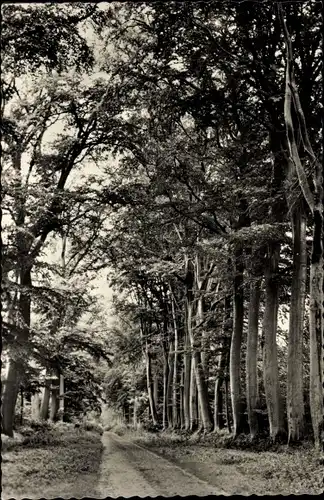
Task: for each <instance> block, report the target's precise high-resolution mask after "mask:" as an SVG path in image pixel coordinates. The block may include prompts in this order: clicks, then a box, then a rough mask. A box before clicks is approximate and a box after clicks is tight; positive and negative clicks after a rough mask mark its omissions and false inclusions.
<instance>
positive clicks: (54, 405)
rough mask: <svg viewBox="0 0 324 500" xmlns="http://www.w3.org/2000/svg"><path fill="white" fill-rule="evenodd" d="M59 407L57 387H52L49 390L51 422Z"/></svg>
mask: <svg viewBox="0 0 324 500" xmlns="http://www.w3.org/2000/svg"><path fill="white" fill-rule="evenodd" d="M59 407H60V402H59V388H58V387H54V388H52V390H51V402H50V420H52V422H55V420H56V419H57V415H58V411H59Z"/></svg>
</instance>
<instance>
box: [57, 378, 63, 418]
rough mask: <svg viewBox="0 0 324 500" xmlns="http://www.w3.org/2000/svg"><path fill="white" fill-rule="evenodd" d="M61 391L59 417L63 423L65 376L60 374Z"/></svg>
mask: <svg viewBox="0 0 324 500" xmlns="http://www.w3.org/2000/svg"><path fill="white" fill-rule="evenodd" d="M59 377H60V389H59V410H58V417H59V419H60V420H61V421H62V422H63V420H64V376H63V375H62V373H60V376H59Z"/></svg>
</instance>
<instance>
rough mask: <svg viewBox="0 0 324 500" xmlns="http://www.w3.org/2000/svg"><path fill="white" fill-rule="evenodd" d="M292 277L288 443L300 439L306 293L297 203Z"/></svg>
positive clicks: (303, 225)
mask: <svg viewBox="0 0 324 500" xmlns="http://www.w3.org/2000/svg"><path fill="white" fill-rule="evenodd" d="M292 235H293V277H292V285H291V299H290V315H289V335H288V363H287V417H288V442H289V443H290V442H294V441H300V440H301V439H302V438H303V434H304V394H303V326H304V311H305V293H306V272H307V253H306V215H305V212H304V210H303V208H302V207H301V206H299V207H297V208H296V209H295V210H294V211H293V214H292Z"/></svg>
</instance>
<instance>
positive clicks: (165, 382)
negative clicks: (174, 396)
mask: <svg viewBox="0 0 324 500" xmlns="http://www.w3.org/2000/svg"><path fill="white" fill-rule="evenodd" d="M168 385H169V363H168V354H167V352H166V348H164V356H163V412H162V425H163V429H166V427H167V415H168Z"/></svg>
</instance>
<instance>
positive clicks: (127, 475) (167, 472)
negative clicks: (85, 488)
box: [97, 432, 224, 498]
mask: <svg viewBox="0 0 324 500" xmlns="http://www.w3.org/2000/svg"><path fill="white" fill-rule="evenodd" d="M103 444H104V447H105V449H104V452H103V456H102V465H101V472H100V481H99V485H98V497H97V498H105V497H107V496H109V497H118V496H123V497H130V496H140V497H144V496H152V497H155V496H158V495H161V496H175V495H181V496H188V495H197V496H206V495H221V494H224V492H223V491H222V490H221V488H219V489H217V488H216V487H215V486H212V485H210V484H208V483H207V482H205V481H202V480H201V479H199V478H198V477H196V476H195V475H193V474H191V473H189V472H187V471H185V470H184V469H182V468H180V467H178V466H177V465H175V464H173V463H172V462H169V461H168V460H166V459H164V458H162V457H160V456H158V455H156V454H155V453H153V452H151V451H149V450H146V449H145V448H142V447H141V446H138V445H135V444H133V443H129V442H127V441H125V440H124V439H123V438H120V437H118V436H116V435H115V434H112V433H109V432H105V433H104V435H103Z"/></svg>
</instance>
